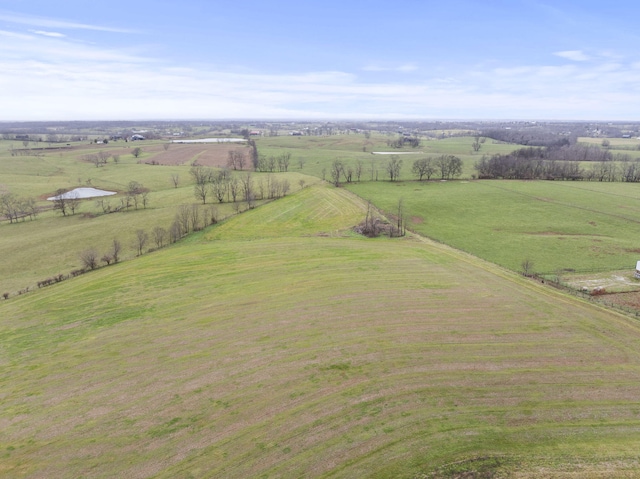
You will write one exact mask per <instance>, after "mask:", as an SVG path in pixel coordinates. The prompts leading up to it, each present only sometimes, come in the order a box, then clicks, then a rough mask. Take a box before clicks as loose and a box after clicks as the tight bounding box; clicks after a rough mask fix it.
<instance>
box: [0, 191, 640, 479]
mask: <svg viewBox="0 0 640 479" xmlns="http://www.w3.org/2000/svg"><path fill="white" fill-rule="evenodd" d="M353 201H354V202H352V201H351V200H350V198H349V194H348V193H347V192H346V191H344V190H336V189H327V188H320V187H314V188H307V189H305V190H304V191H303V192H301V193H300V194H298V195H295V196H291V197H287V198H285V199H282V200H278V201H276V202H274V203H271V204H269V205H266V206H264V207H261V208H259V209H256V210H252V211H251V212H248V213H246V214H243V215H241V216H239V217H236V218H234V219H232V220H230V221H228V222H226V223H224V224H222V225H219V226H217V227H216V228H213V229H210V230H208V231H205V232H203V233H202V234H200V235H198V236H194V237H192V238H191V239H190V240H189V241H188V242H185V243H182V244H178V245H175V246H172V247H170V248H166V249H164V250H161V251H159V252H156V253H154V254H149V255H146V256H143V257H141V258H139V259H137V260H135V261H130V262H126V263H121V264H119V265H116V266H111V267H108V268H105V269H102V270H99V271H97V272H94V273H91V274H88V275H85V276H83V277H79V278H76V279H74V280H70V281H67V282H64V283H61V284H59V285H57V286H54V287H50V288H47V289H45V290H41V291H38V292H37V293H34V294H30V295H27V296H23V297H20V298H16V299H13V300H11V301H6V302H2V303H0V318H2V320H1V321H0V366H1V367H2V371H3V374H2V376H0V475H2V476H3V477H130V478H142V477H167V478H169V477H170V478H187V477H229V478H235V477H237V478H246V477H271V478H274V477H345V478H346V477H378V478H380V477H389V478H391V477H393V478H397V477H414V475H415V474H417V473H419V472H421V471H422V472H424V471H429V470H432V469H434V468H436V467H438V466H439V465H441V464H443V463H450V462H453V461H458V460H461V459H465V458H473V457H478V456H493V457H496V458H497V459H496V460H494V461H493V462H491V464H492V465H490V466H487V467H495V465H496V464H502V466H501V467H502V468H503V469H505V470H507V471H512V472H513V471H520V473H521V474H522V476H523V477H527V474H528V475H530V476H531V477H535V476H539V475H540V474H541V473H542V471H543V470H544V471H547V472H546V474H547V475H546V477H563V476H562V473H566V474H567V477H568V476H569V474H570V473H578V474H580V476H581V477H616V476H618V477H623V474H625V473H627V472H628V473H629V474H630V475H629V476H628V477H631V475H632V474H634V473H635V474H637V473H639V472H640V466H639V465H638V459H639V458H638V454H637V451H638V450H640V408H639V407H638V405H637V397H638V395H639V394H640V384H638V381H637V377H638V374H639V373H640V347H639V346H640V328H639V326H638V324H637V323H636V322H632V321H630V320H628V319H626V318H624V317H621V316H618V315H616V314H613V313H610V312H607V311H604V310H601V309H598V308H595V307H592V306H591V305H588V304H585V303H582V302H579V301H576V300H573V299H570V298H566V297H564V296H561V295H558V294H556V293H554V292H551V291H548V290H546V289H543V288H540V287H538V286H536V285H533V284H530V283H528V282H526V281H524V280H523V279H521V278H519V277H518V276H516V275H512V274H510V273H507V272H505V271H503V270H500V269H499V268H497V267H494V266H491V265H488V264H487V263H484V262H482V261H481V260H478V259H475V258H472V257H468V256H466V255H464V254H462V253H457V252H455V251H452V250H450V249H448V248H446V247H444V246H440V245H434V244H432V243H430V242H425V241H421V240H420V239H419V238H413V239H411V238H407V239H401V240H387V239H376V240H368V239H363V238H359V237H355V236H354V235H353V234H351V233H349V227H350V226H351V225H353V224H355V223H357V222H358V221H359V220H360V219H361V218H362V215H363V205H362V203H361V202H360V201H359V200H357V199H355V200H353ZM340 232H342V233H340ZM456 467H457V468H458V469H460V468H464V467H465V466H464V465H462V466H456ZM469 467H476V466H469ZM549 471H551V472H549ZM629 471H631V472H629ZM598 474H603V475H598Z"/></svg>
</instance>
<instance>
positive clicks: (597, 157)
mask: <svg viewBox="0 0 640 479" xmlns="http://www.w3.org/2000/svg"><path fill="white" fill-rule="evenodd" d="M585 162H588V164H589V166H588V167H586V168H584V167H583V166H582V165H583V164H584V163H585ZM475 169H476V170H477V172H478V178H480V179H492V178H502V179H531V180H533V179H546V180H556V179H558V180H587V181H628V182H639V181H640V159H637V158H635V159H634V158H631V157H630V156H629V155H627V154H621V153H616V154H612V153H611V151H609V150H606V149H602V148H600V147H598V146H596V145H570V146H563V147H537V148H521V149H519V150H516V151H513V152H511V153H509V154H506V155H503V154H496V155H493V156H491V157H487V156H483V157H482V158H481V159H480V160H479V161H478V162H476V164H475Z"/></svg>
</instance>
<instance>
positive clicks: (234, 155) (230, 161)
mask: <svg viewBox="0 0 640 479" xmlns="http://www.w3.org/2000/svg"><path fill="white" fill-rule="evenodd" d="M246 164H247V156H246V155H245V154H244V151H241V150H229V155H228V157H227V168H231V169H232V170H244V167H245V165H246Z"/></svg>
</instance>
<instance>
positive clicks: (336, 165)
mask: <svg viewBox="0 0 640 479" xmlns="http://www.w3.org/2000/svg"><path fill="white" fill-rule="evenodd" d="M343 173H344V165H343V164H342V161H340V160H337V159H336V160H333V162H332V163H331V171H330V174H331V180H332V182H333V184H334V185H335V186H340V176H341V175H342V174H343Z"/></svg>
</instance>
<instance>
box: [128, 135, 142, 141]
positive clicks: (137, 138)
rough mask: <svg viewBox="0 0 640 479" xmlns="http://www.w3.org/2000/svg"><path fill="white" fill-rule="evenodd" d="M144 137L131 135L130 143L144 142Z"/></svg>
mask: <svg viewBox="0 0 640 479" xmlns="http://www.w3.org/2000/svg"><path fill="white" fill-rule="evenodd" d="M144 139H145V138H144V136H142V135H132V136H131V141H139V140H144Z"/></svg>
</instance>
